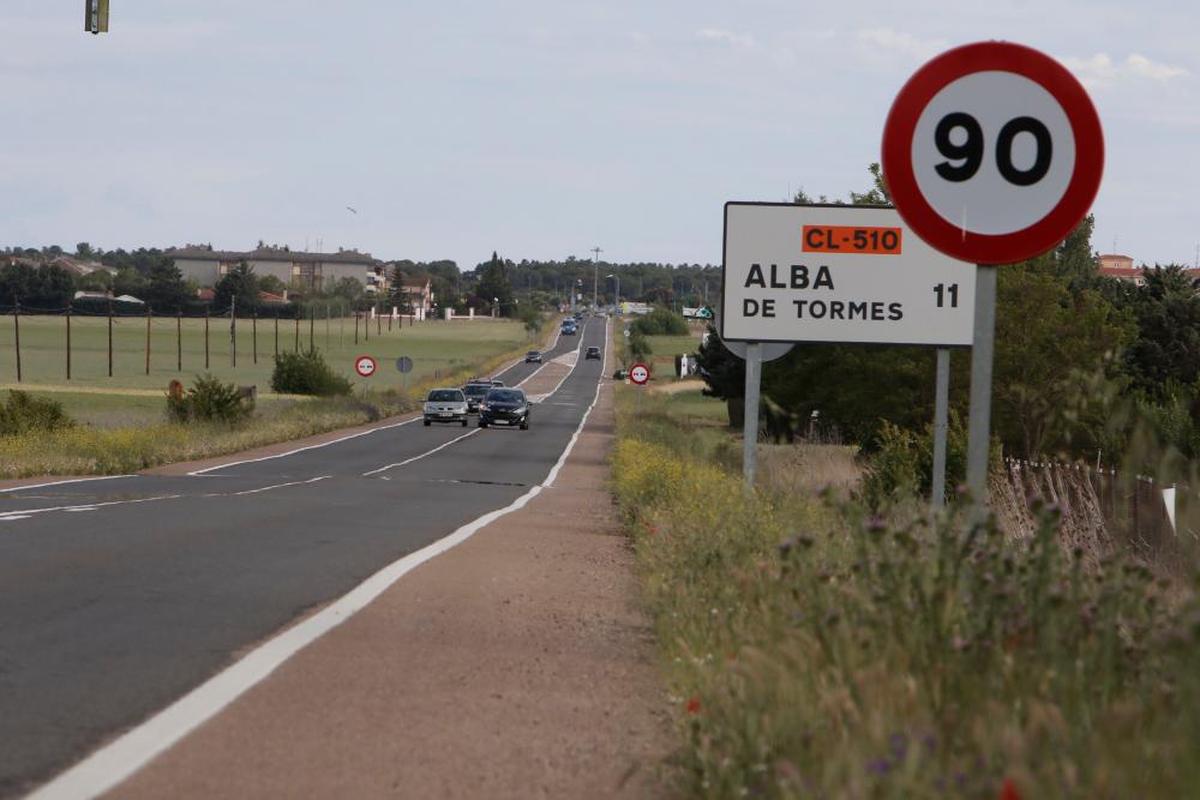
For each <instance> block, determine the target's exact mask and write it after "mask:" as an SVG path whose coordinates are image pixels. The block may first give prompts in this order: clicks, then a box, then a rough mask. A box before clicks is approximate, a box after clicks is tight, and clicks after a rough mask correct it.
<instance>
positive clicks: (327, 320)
mask: <svg viewBox="0 0 1200 800" xmlns="http://www.w3.org/2000/svg"><path fill="white" fill-rule="evenodd" d="M325 352H326V354H328V353H329V303H326V304H325Z"/></svg>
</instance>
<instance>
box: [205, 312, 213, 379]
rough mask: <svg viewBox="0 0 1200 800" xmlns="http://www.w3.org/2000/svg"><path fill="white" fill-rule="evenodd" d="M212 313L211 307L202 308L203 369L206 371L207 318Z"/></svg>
mask: <svg viewBox="0 0 1200 800" xmlns="http://www.w3.org/2000/svg"><path fill="white" fill-rule="evenodd" d="M211 313H212V306H211V305H206V306H205V307H204V368H205V369H208V318H209V316H210V315H211Z"/></svg>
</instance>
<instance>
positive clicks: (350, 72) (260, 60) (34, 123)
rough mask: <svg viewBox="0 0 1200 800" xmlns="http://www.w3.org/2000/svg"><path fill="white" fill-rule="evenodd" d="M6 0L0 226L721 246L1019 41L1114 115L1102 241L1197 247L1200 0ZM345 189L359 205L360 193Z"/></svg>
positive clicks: (623, 248) (685, 256)
mask: <svg viewBox="0 0 1200 800" xmlns="http://www.w3.org/2000/svg"><path fill="white" fill-rule="evenodd" d="M111 4H112V15H111V32H110V33H108V34H102V35H100V36H92V35H90V34H86V33H84V31H83V30H82V24H83V5H84V4H83V0H3V3H2V4H0V31H2V32H3V33H4V42H5V44H4V47H3V49H2V50H0V89H2V90H3V91H2V94H0V96H2V97H3V98H4V101H5V107H6V109H7V113H6V114H5V115H4V122H3V125H2V126H0V187H2V189H3V190H2V191H0V244H2V245H16V244H20V245H25V246H42V245H46V244H55V243H56V244H61V245H63V246H66V247H69V248H70V247H73V246H74V244H75V243H76V242H78V241H81V240H87V241H90V242H91V243H92V244H93V245H98V246H101V247H104V248H115V247H126V248H129V247H137V246H159V247H166V246H170V245H182V244H184V243H187V242H211V243H212V244H213V245H214V246H215V247H218V248H226V249H247V248H250V247H253V246H254V245H255V243H256V242H257V241H258V240H259V239H264V240H266V241H267V242H278V243H280V244H284V243H286V244H289V245H291V246H292V247H293V248H304V247H305V245H306V243H307V246H308V247H309V248H310V249H316V245H317V242H318V240H322V241H323V242H324V249H326V250H335V249H336V248H337V247H339V246H341V247H347V248H349V247H358V248H359V249H363V250H367V251H370V252H371V253H373V254H374V255H376V256H379V257H382V258H412V259H418V260H427V259H433V258H453V259H455V260H456V261H458V262H459V264H460V266H463V267H465V268H470V267H472V266H474V265H475V264H476V263H477V262H479V261H482V260H484V259H486V258H487V257H488V256H489V255H490V254H491V251H492V250H499V251H500V252H501V254H503V255H505V256H508V257H510V258H514V259H520V258H562V257H566V256H567V255H572V254H573V255H575V256H577V257H581V258H585V257H590V253H589V252H588V250H589V248H591V247H592V246H594V245H598V246H600V247H601V248H603V250H604V252H603V254H602V258H603V259H605V260H609V259H611V260H613V261H665V262H672V263H680V262H689V263H694V262H699V263H714V264H715V263H719V262H720V259H721V219H722V204H723V203H724V202H725V201H726V200H731V199H736V200H783V199H786V198H787V197H788V196H789V193H790V192H793V191H795V190H796V189H797V188H800V187H803V189H804V190H805V191H807V192H808V193H809V194H812V195H818V194H827V195H830V196H838V197H844V196H845V195H846V193H847V192H848V191H849V190H851V189H856V190H862V189H865V188H867V186H868V183H869V176H868V175H867V172H866V167H867V165H868V164H869V163H870V162H872V161H877V160H879V143H880V135H881V131H882V125H883V120H884V117H885V116H886V114H887V110H888V107H889V105H890V104H891V101H892V99H893V98H894V96H895V94H896V92H897V91H898V90H899V88H900V87H901V85H902V84H903V82H904V80H905V79H906V78H907V77H908V76H909V75H910V74H911V73H912V71H913V70H914V69H916V68H917V67H918V66H919V65H920V64H922V63H923V62H924V61H926V60H927V59H929V58H930V57H931V56H933V55H936V54H937V53H938V52H940V51H942V50H944V49H946V48H948V47H950V46H953V45H957V44H964V43H967V42H972V41H977V40H981V39H1006V40H1010V41H1016V42H1021V43H1024V44H1028V45H1031V46H1033V47H1036V48H1039V49H1041V50H1044V51H1045V52H1047V53H1049V54H1050V55H1052V56H1054V57H1056V58H1058V59H1059V60H1060V61H1062V62H1063V63H1064V64H1066V65H1067V66H1068V67H1070V68H1071V69H1072V70H1073V71H1074V72H1075V74H1076V75H1078V76H1079V77H1080V78H1081V79H1082V80H1083V81H1084V82H1085V85H1086V86H1087V87H1088V88H1089V90H1090V91H1091V93H1092V97H1093V100H1094V102H1095V103H1096V105H1097V108H1098V110H1099V112H1100V117H1101V120H1102V122H1103V124H1104V127H1105V135H1106V144H1107V148H1108V152H1107V165H1106V172H1105V177H1104V182H1103V184H1102V186H1101V189H1100V195H1099V198H1098V200H1097V202H1096V205H1095V209H1094V211H1095V214H1096V238H1095V240H1094V244H1095V246H1096V247H1097V249H1099V250H1100V251H1101V252H1109V251H1111V250H1112V249H1113V243H1114V241H1115V242H1116V250H1117V251H1119V252H1123V253H1127V254H1129V255H1131V256H1133V257H1134V258H1135V259H1136V260H1138V261H1139V262H1141V261H1145V262H1148V263H1154V262H1162V263H1166V262H1187V263H1191V262H1192V261H1193V260H1194V259H1195V257H1196V247H1197V244H1198V243H1200V214H1198V212H1197V209H1196V206H1195V202H1194V200H1189V199H1188V198H1189V197H1193V196H1194V195H1196V194H1197V192H1196V190H1195V187H1196V186H1197V185H1198V184H1200V180H1198V179H1200V157H1197V151H1198V150H1200V89H1198V81H1200V55H1198V54H1200V48H1197V45H1196V37H1197V29H1198V28H1200V8H1195V7H1189V6H1190V4H1187V3H1174V2H1171V3H1167V2H1139V3H1132V2H1129V1H1128V0H1125V1H1124V2H1095V1H1089V2H1059V1H1057V0H1040V1H1039V2H1024V0H1010V1H1009V2H996V0H991V2H977V3H972V2H958V3H952V2H947V1H946V0H941V1H940V2H927V1H926V0H906V1H905V2H895V0H890V1H889V2H875V1H874V0H858V2H854V3H812V2H801V1H798V0H781V1H780V2H773V1H771V2H768V1H766V0H760V1H758V2H738V3H729V2H718V1H717V0H655V1H654V2H645V0H642V1H641V2H624V0H603V2H581V1H580V0H569V2H561V0H539V1H538V2H519V1H513V2H505V3H483V2H475V3H468V2H455V0H440V2H434V3H431V2H422V3H417V2H408V1H407V0H339V1H338V2H317V1H316V0H311V1H310V2H305V0H254V1H253V2H247V0H203V2H201V1H200V0H188V1H187V2H184V1H183V0H111ZM347 206H351V207H353V208H354V209H356V210H357V212H358V213H357V214H355V213H352V212H351V211H349V210H347V208H346V207H347Z"/></svg>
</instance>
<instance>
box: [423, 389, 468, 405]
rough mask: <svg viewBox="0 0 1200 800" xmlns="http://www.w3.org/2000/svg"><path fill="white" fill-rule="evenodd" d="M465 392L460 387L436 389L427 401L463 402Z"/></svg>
mask: <svg viewBox="0 0 1200 800" xmlns="http://www.w3.org/2000/svg"><path fill="white" fill-rule="evenodd" d="M462 401H463V393H462V392H460V391H459V390H458V389H434V390H433V391H432V392H430V393H429V397H428V399H426V401H425V402H427V403H455V402H457V403H461V402H462Z"/></svg>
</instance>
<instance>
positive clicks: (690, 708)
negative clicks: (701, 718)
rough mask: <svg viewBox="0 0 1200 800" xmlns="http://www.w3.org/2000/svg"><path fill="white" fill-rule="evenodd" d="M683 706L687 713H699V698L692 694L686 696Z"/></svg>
mask: <svg viewBox="0 0 1200 800" xmlns="http://www.w3.org/2000/svg"><path fill="white" fill-rule="evenodd" d="M684 708H685V710H686V711H687V713H689V714H699V713H700V698H699V697H694V696H693V697H690V698H688V701H687V705H686V706H685V707H684Z"/></svg>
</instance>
